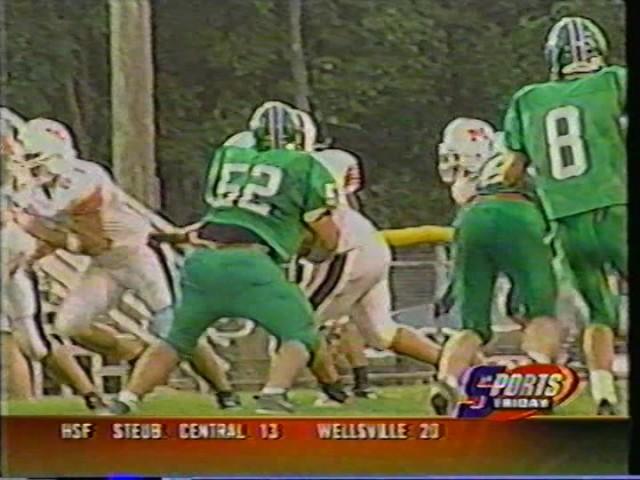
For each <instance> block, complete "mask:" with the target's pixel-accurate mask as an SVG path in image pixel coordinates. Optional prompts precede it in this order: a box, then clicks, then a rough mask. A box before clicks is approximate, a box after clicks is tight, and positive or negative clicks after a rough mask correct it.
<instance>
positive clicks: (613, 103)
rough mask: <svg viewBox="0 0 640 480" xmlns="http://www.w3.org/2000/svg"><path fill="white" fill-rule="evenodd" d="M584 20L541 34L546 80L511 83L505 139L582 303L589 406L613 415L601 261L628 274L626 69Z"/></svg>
mask: <svg viewBox="0 0 640 480" xmlns="http://www.w3.org/2000/svg"><path fill="white" fill-rule="evenodd" d="M607 52H608V45H607V40H606V38H605V35H604V33H603V31H602V30H601V29H600V28H599V27H598V26H597V25H596V24H595V23H594V22H593V21H591V20H588V19H586V18H581V17H565V18H563V19H561V20H560V21H559V22H558V23H556V24H555V25H554V26H553V27H552V28H551V30H550V31H549V34H548V36H547V43H546V47H545V55H546V59H547V62H548V64H549V68H550V73H551V80H550V81H549V82H546V83H540V84H534V85H529V86H527V87H524V88H523V89H521V90H520V91H518V92H517V93H516V94H515V95H514V97H513V99H512V100H511V105H510V107H509V109H508V111H507V114H506V117H505V124H504V129H505V144H506V146H507V148H508V149H510V150H512V151H514V152H517V157H518V159H519V160H518V161H521V162H524V163H525V164H530V165H532V166H533V167H534V169H535V185H536V190H537V192H538V195H539V196H540V198H541V200H542V203H543V206H544V210H545V213H546V215H547V217H548V219H549V220H550V221H551V222H552V223H553V225H554V227H555V228H556V237H557V239H558V240H559V241H560V244H561V247H562V249H563V251H564V253H565V255H566V257H567V261H568V263H569V265H570V267H571V270H572V273H573V276H574V279H575V283H576V288H577V289H578V290H579V292H580V293H581V294H582V296H583V298H584V299H585V302H586V304H587V305H588V307H589V311H590V326H589V327H588V328H587V329H586V331H585V334H584V345H583V346H584V351H585V356H586V359H587V367H588V368H589V372H590V384H591V391H592V395H593V398H594V400H595V402H596V404H597V405H598V413H599V414H603V415H607V414H615V413H616V408H615V406H616V404H617V402H618V398H617V394H616V391H615V384H614V377H613V360H614V332H615V330H616V329H617V327H618V315H617V312H616V308H615V301H614V298H613V294H612V292H611V291H610V289H609V287H608V285H607V281H606V269H605V267H611V268H614V269H615V270H616V271H617V272H618V273H619V274H620V275H621V276H622V277H624V278H626V276H627V187H626V184H627V173H626V169H627V167H626V162H627V153H626V148H625V138H626V133H625V126H624V124H625V118H626V116H625V114H626V90H627V87H626V85H627V74H626V69H625V68H624V67H620V66H613V65H607V62H606V57H607Z"/></svg>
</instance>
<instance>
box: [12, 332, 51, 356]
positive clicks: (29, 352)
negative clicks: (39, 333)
mask: <svg viewBox="0 0 640 480" xmlns="http://www.w3.org/2000/svg"><path fill="white" fill-rule="evenodd" d="M14 338H15V339H16V342H17V343H18V346H19V347H20V351H22V353H23V354H24V355H25V356H26V357H27V358H28V359H29V360H35V361H37V362H39V361H41V360H43V359H44V358H45V357H46V356H47V355H49V353H50V349H49V346H48V345H47V344H45V343H44V342H41V341H37V340H35V339H30V338H28V337H26V336H25V335H22V334H19V333H17V334H15V335H14Z"/></svg>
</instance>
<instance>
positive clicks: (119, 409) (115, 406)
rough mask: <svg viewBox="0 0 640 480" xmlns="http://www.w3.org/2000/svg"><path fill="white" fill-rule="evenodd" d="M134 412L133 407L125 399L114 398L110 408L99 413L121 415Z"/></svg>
mask: <svg viewBox="0 0 640 480" xmlns="http://www.w3.org/2000/svg"><path fill="white" fill-rule="evenodd" d="M132 412H133V407H132V406H131V405H129V404H127V403H125V402H123V401H120V400H114V401H113V402H112V403H111V405H109V409H108V410H106V411H105V412H104V413H100V414H99V415H105V416H120V415H129V414H130V413H132Z"/></svg>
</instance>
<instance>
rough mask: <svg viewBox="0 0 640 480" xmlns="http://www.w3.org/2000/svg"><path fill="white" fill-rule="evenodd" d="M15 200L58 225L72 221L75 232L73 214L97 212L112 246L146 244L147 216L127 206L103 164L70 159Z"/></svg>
mask: <svg viewBox="0 0 640 480" xmlns="http://www.w3.org/2000/svg"><path fill="white" fill-rule="evenodd" d="M18 203H19V205H20V206H21V207H23V208H25V209H26V210H27V211H28V212H29V213H32V214H35V215H39V216H42V217H46V218H47V219H50V220H52V221H53V222H54V223H56V226H57V227H61V228H65V227H66V228H69V225H70V224H73V225H74V230H75V231H76V233H79V234H82V233H83V232H82V231H78V227H79V226H81V223H77V222H74V217H76V219H77V217H81V216H84V215H92V214H93V215H99V218H100V222H99V224H100V225H101V228H102V231H101V232H100V234H101V235H102V236H103V238H106V239H109V240H111V242H112V246H113V247H117V246H123V245H140V244H145V243H146V241H147V237H148V235H149V233H150V231H151V229H152V228H151V225H150V223H149V221H148V220H147V219H146V218H144V217H143V216H142V215H140V214H138V213H137V212H135V211H133V210H132V209H131V208H130V207H129V205H128V204H127V199H126V195H125V194H124V192H123V191H122V190H121V189H120V188H119V187H118V186H117V185H115V183H114V182H113V181H112V179H111V177H110V176H109V174H108V173H107V172H106V170H105V169H104V168H103V167H101V166H100V165H98V164H96V163H93V162H88V161H85V160H80V159H76V160H72V161H71V162H70V166H69V168H67V169H65V172H64V173H60V174H58V175H56V176H55V177H54V180H52V181H51V182H48V183H45V184H40V185H37V186H34V187H32V188H30V189H29V191H28V192H27V193H25V194H21V195H19V196H18ZM80 228H81V227H80ZM88 233H91V234H95V233H96V232H88Z"/></svg>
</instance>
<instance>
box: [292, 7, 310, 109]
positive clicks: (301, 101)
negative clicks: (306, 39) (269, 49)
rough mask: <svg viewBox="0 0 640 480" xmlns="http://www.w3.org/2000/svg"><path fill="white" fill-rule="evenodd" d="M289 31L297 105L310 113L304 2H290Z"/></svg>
mask: <svg viewBox="0 0 640 480" xmlns="http://www.w3.org/2000/svg"><path fill="white" fill-rule="evenodd" d="M289 30H290V32H291V73H292V74H293V81H294V84H295V92H296V93H295V95H296V96H295V104H296V107H297V108H300V109H302V110H305V111H307V112H310V111H311V104H310V103H309V97H310V92H311V89H310V87H309V72H308V71H307V65H306V63H305V60H304V44H303V41H302V0H289Z"/></svg>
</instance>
